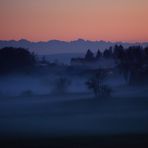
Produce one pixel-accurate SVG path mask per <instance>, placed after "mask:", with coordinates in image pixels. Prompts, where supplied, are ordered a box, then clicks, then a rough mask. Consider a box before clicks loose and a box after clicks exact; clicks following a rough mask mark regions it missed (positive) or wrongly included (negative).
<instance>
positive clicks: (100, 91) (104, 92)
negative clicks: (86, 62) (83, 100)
mask: <svg viewBox="0 0 148 148" xmlns="http://www.w3.org/2000/svg"><path fill="white" fill-rule="evenodd" d="M106 76H107V74H106V72H105V71H104V70H99V71H98V72H97V73H96V74H95V75H94V76H93V77H92V78H90V79H89V80H88V81H87V82H86V85H87V87H88V89H90V90H92V91H93V93H94V95H95V97H96V98H99V97H109V96H111V93H112V89H111V88H110V87H109V86H108V85H106V84H104V81H105V79H106Z"/></svg>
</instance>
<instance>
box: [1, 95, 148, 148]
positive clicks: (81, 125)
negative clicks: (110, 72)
mask: <svg viewBox="0 0 148 148" xmlns="http://www.w3.org/2000/svg"><path fill="white" fill-rule="evenodd" d="M147 125H148V99H147V97H141V98H140V97H111V98H99V99H95V98H93V96H92V95H91V94H89V93H88V94H85V93H77V94H75V93H70V94H65V95H62V96H61V95H40V96H39V95H38V96H28V97H27V96H18V97H6V98H1V99H0V137H1V138H0V139H1V144H2V145H4V144H6V145H5V146H6V147H9V146H14V147H29V146H30V147H38V146H39V147H78V148H79V147H84V148H85V147H86V148H87V147H90V148H93V147H99V146H102V147H110V146H113V147H118V146H120V147H121V145H122V146H123V147H125V146H131V145H134V146H138V145H139V147H140V146H141V147H143V146H144V145H146V144H148V126H147Z"/></svg>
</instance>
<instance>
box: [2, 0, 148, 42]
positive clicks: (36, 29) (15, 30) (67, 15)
mask: <svg viewBox="0 0 148 148" xmlns="http://www.w3.org/2000/svg"><path fill="white" fill-rule="evenodd" d="M22 38H25V39H28V40H31V41H47V40H52V39H58V40H67V41H69V40H75V39H78V38H83V39H87V40H106V41H128V42H144V41H148V0H0V40H19V39H22Z"/></svg>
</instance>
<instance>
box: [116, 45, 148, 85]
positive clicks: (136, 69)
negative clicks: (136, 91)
mask: <svg viewBox="0 0 148 148" xmlns="http://www.w3.org/2000/svg"><path fill="white" fill-rule="evenodd" d="M114 58H115V60H116V61H117V63H118V68H119V70H120V72H121V73H122V74H123V76H124V78H125V79H126V80H127V81H128V83H129V84H130V85H137V84H138V85H139V84H144V83H147V82H148V47H146V48H143V47H141V46H130V47H128V48H126V49H125V48H124V47H123V46H122V45H116V46H115V47H114Z"/></svg>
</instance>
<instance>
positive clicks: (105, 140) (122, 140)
mask: <svg viewBox="0 0 148 148" xmlns="http://www.w3.org/2000/svg"><path fill="white" fill-rule="evenodd" d="M0 147H1V148H2V147H5V148H6V147H11V148H12V147H14V148H108V147H113V148H125V147H126V148H127V147H130V148H133V147H134V148H135V147H139V148H143V147H148V135H145V134H138V135H136V134H127V135H102V136H101V135H100V136H97V135H96V136H70V137H57V138H40V139H35V138H30V139H26V138H15V139H4V138H1V140H0Z"/></svg>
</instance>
